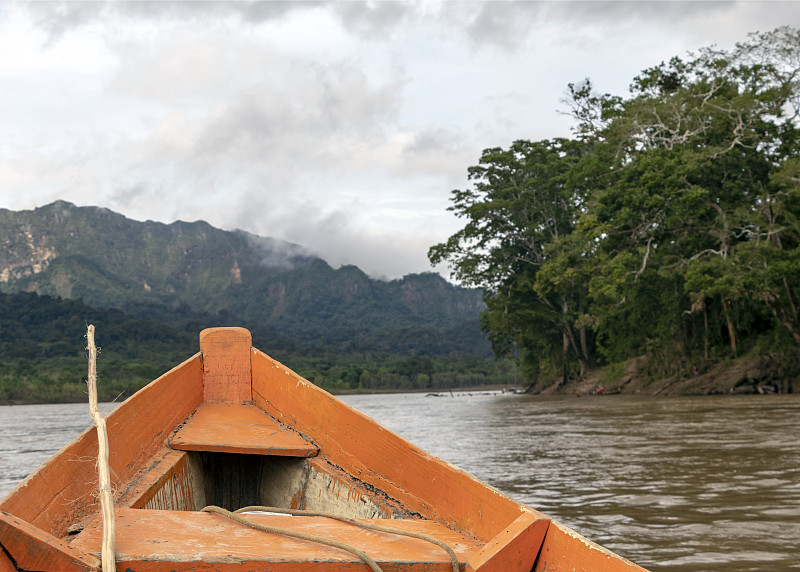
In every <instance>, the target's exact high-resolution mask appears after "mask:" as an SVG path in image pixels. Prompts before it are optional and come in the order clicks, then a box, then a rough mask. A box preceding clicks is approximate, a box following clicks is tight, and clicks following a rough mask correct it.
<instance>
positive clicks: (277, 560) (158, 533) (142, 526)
mask: <svg viewBox="0 0 800 572" xmlns="http://www.w3.org/2000/svg"><path fill="white" fill-rule="evenodd" d="M245 516H246V518H249V519H252V520H253V521H256V522H259V523H261V524H265V525H268V526H278V527H282V528H288V529H291V530H296V531H299V532H305V533H307V534H313V535H315V536H321V537H324V538H329V539H333V540H338V541H340V542H345V543H347V544H350V545H352V546H356V547H357V548H359V549H360V550H362V551H364V552H365V553H366V554H368V555H369V556H370V557H371V558H373V559H374V560H375V561H376V562H378V564H379V565H380V566H381V567H382V568H383V569H384V570H385V571H386V572H388V571H390V570H403V571H405V572H414V571H419V572H423V571H424V572H433V571H434V570H435V571H441V572H452V566H451V563H450V558H449V556H448V555H447V553H446V552H445V551H444V550H443V549H442V548H440V547H438V546H436V545H434V544H432V543H430V542H426V541H424V540H419V539H416V538H409V537H407V536H398V535H396V534H390V533H384V532H377V531H368V530H364V529H362V528H360V527H355V526H353V525H350V524H346V523H343V522H339V521H336V520H331V519H327V518H323V517H298V516H288V515H268V514H256V515H245ZM374 522H375V523H377V524H381V525H383V526H391V527H395V528H400V529H404V530H410V531H416V532H422V533H424V534H429V535H431V536H434V537H435V538H438V539H440V540H442V541H443V542H445V543H447V544H448V545H449V546H450V547H451V548H452V549H453V550H454V551H455V553H456V555H457V556H458V558H459V560H461V562H464V561H465V560H466V558H467V557H468V555H469V554H470V553H472V552H474V551H475V550H476V549H477V548H478V546H479V545H478V543H477V542H476V541H475V540H474V539H471V538H469V537H467V536H464V535H461V534H458V533H457V532H454V531H452V530H449V529H447V528H445V527H444V526H442V525H441V524H438V523H435V522H432V521H422V520H376V521H374ZM100 540H101V529H100V523H99V519H98V521H95V522H93V523H92V525H91V526H89V527H87V528H86V530H84V532H83V533H81V534H80V536H78V538H76V539H75V540H74V541H73V544H75V545H76V546H78V547H79V548H80V549H81V550H85V551H87V552H96V551H98V550H99V547H100ZM116 546H117V563H118V564H117V569H118V570H126V569H131V570H133V571H135V572H145V571H147V570H159V571H160V570H184V569H191V570H195V569H200V570H203V569H209V570H212V569H213V570H217V569H219V570H254V569H258V570H263V569H269V570H271V571H273V572H288V571H296V570H310V569H312V568H313V569H315V570H317V569H319V570H323V569H324V570H346V569H352V570H359V571H363V570H365V569H366V567H365V565H364V564H363V563H362V562H361V561H360V560H359V559H358V558H357V557H356V556H354V555H353V554H351V553H349V552H346V551H343V550H341V549H338V548H333V547H330V546H326V545H323V544H318V543H315V542H307V541H303V540H298V539H294V538H289V537H286V536H280V535H276V534H270V533H265V532H262V531H258V530H254V529H251V528H247V527H245V526H242V525H240V524H238V523H235V522H233V521H231V520H229V519H227V518H225V517H222V516H220V515H217V514H210V513H199V512H181V511H151V510H148V511H141V510H135V509H118V510H117V539H116ZM153 561H161V562H167V563H168V564H169V566H171V568H164V567H158V566H154V565H152V564H148V562H153ZM180 562H185V563H186V566H184V567H181V565H180V564H179V563H180ZM232 563H235V564H236V566H232V567H231V568H226V567H225V565H226V564H229V565H230V564H232ZM203 564H205V565H208V566H209V567H208V568H202V565H203ZM189 565H191V566H192V567H191V568H189ZM212 565H213V566H219V568H213V567H212ZM149 566H150V567H149ZM176 566H177V567H176ZM195 567H196V568H195Z"/></svg>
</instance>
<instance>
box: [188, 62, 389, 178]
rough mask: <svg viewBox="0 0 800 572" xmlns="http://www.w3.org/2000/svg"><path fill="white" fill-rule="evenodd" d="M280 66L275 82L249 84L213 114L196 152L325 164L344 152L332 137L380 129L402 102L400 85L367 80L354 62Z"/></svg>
mask: <svg viewBox="0 0 800 572" xmlns="http://www.w3.org/2000/svg"><path fill="white" fill-rule="evenodd" d="M283 71H284V72H285V74H283V75H282V76H281V81H280V84H281V85H277V84H272V83H269V82H267V83H264V84H260V85H258V86H251V87H249V88H247V91H246V92H244V93H240V94H239V95H238V97H237V98H236V100H235V101H233V102H232V103H231V104H229V105H227V106H226V107H225V108H223V109H222V110H221V112H220V113H218V114H217V115H216V116H214V117H213V118H211V120H210V121H209V123H208V124H207V126H206V127H205V128H204V129H203V131H202V134H201V135H200V137H198V140H197V143H196V145H195V149H194V151H195V152H196V153H197V154H198V156H199V157H200V158H202V159H203V160H216V159H214V158H215V157H217V158H220V157H227V158H233V157H236V156H238V157H240V158H241V159H242V160H246V161H251V160H260V161H266V162H274V161H275V160H276V159H278V160H279V161H284V158H288V157H300V158H301V160H302V161H303V162H304V163H305V165H304V166H301V165H298V167H305V168H308V165H309V164H310V163H316V164H319V163H327V164H331V163H333V162H335V161H339V160H341V159H342V157H341V152H342V149H341V148H340V145H337V140H339V139H340V138H342V137H345V138H346V137H351V138H354V139H358V140H360V141H370V140H373V139H375V138H377V137H379V136H381V134H382V129H383V126H385V125H386V124H389V123H392V122H393V121H394V118H395V116H396V113H397V112H398V109H399V106H400V97H401V89H400V86H399V85H398V84H396V83H388V84H383V85H372V83H371V82H370V81H369V78H367V77H366V75H365V74H364V73H363V72H361V71H360V70H357V69H354V68H350V67H347V66H327V67H323V66H317V65H289V66H287V67H286V69H284V70H283ZM345 159H347V158H345ZM284 166H287V165H284Z"/></svg>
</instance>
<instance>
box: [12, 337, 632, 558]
mask: <svg viewBox="0 0 800 572" xmlns="http://www.w3.org/2000/svg"><path fill="white" fill-rule="evenodd" d="M106 424H107V429H108V435H109V445H110V450H111V456H110V471H111V475H112V481H113V486H114V490H115V495H114V501H115V507H116V518H117V533H116V541H117V546H116V562H117V570H120V571H124V572H148V571H154V572H155V571H158V572H161V571H165V572H166V571H170V570H175V571H177V570H224V571H234V570H237V571H239V570H286V571H290V570H291V571H294V570H320V571H333V570H336V571H341V570H365V569H367V568H365V566H366V565H365V563H364V561H363V560H362V559H361V558H359V557H357V556H354V555H353V554H352V553H349V552H347V551H344V550H342V549H340V548H333V547H330V546H325V545H322V544H318V543H315V542H310V541H308V540H300V539H297V538H289V537H287V536H285V535H281V534H269V533H265V532H263V531H258V530H253V529H250V528H248V527H247V526H242V525H240V524H237V523H235V522H232V521H228V520H226V518H225V517H223V516H221V515H219V514H209V513H206V512H202V511H201V509H202V508H203V507H204V506H206V505H210V504H213V505H218V506H222V507H223V508H225V509H228V510H234V509H236V508H239V507H242V506H247V505H253V504H256V505H269V506H275V507H282V508H283V509H306V510H313V511H317V512H325V513H332V514H334V515H338V516H339V517H343V518H352V519H358V520H359V522H364V523H387V522H388V523H391V524H392V525H393V526H395V527H397V528H402V529H408V530H412V531H419V532H421V533H424V534H426V535H428V536H431V537H433V538H434V539H438V540H440V541H441V542H444V543H445V544H446V545H448V546H450V547H451V548H452V550H453V552H454V553H455V555H456V558H457V560H458V565H457V566H458V568H459V569H460V570H472V571H474V572H477V571H482V572H489V571H494V570H497V571H503V572H517V571H519V572H529V571H531V570H537V571H562V570H563V571H566V570H593V571H599V572H604V571H623V570H625V571H627V570H631V571H634V570H643V568H641V567H639V566H637V565H635V564H633V563H631V562H629V561H627V560H625V559H623V558H621V557H619V556H617V555H615V554H613V553H611V552H609V551H607V550H605V549H603V548H602V547H600V546H598V545H596V544H594V543H591V542H590V541H588V540H586V539H584V538H583V537H581V536H580V535H578V534H577V533H575V532H574V531H571V530H570V529H569V528H567V527H565V526H563V525H561V524H560V523H557V522H555V521H553V520H552V519H550V518H548V517H547V516H545V515H543V514H541V513H539V512H538V511H536V510H534V509H532V508H530V507H528V506H526V505H524V504H522V503H519V502H517V501H515V500H513V499H511V498H509V497H508V496H506V495H505V494H503V493H501V492H500V491H498V490H496V489H494V488H493V487H491V486H488V485H486V484H485V483H483V482H481V481H479V480H478V479H476V478H474V477H472V476H471V475H469V474H467V473H466V472H464V471H462V470H461V469H459V468H457V467H455V466H453V465H451V464H449V463H446V462H444V461H442V460H440V459H436V458H435V457H433V456H431V455H429V454H428V453H426V452H425V451H423V450H421V449H419V448H417V447H415V446H414V445H413V444H411V443H409V442H408V441H406V440H405V439H403V438H401V437H399V436H398V435H396V434H394V433H392V432H391V431H389V430H387V429H386V428H384V427H382V426H380V425H379V424H377V423H376V422H375V421H373V420H372V419H370V418H369V417H367V416H365V415H363V414H361V413H359V412H358V411H356V410H354V409H352V408H350V407H349V406H347V405H346V404H344V403H342V402H341V401H340V400H338V399H336V398H335V397H333V396H331V395H330V394H328V393H327V392H325V391H323V390H321V389H320V388H318V387H316V386H314V385H313V384H311V383H309V382H308V381H306V380H305V379H303V378H302V377H300V376H299V375H297V374H296V373H294V372H292V371H291V370H290V369H288V368H286V367H285V366H284V365H282V364H281V363H279V362H277V361H275V360H274V359H272V358H270V357H269V356H268V355H266V354H264V353H263V352H261V351H259V350H257V349H255V348H252V347H251V343H250V334H249V332H247V331H246V330H244V329H241V328H215V329H210V330H204V331H203V332H202V333H201V352H200V353H198V354H197V355H195V356H193V357H191V358H189V359H188V360H187V361H186V362H184V363H183V364H181V365H179V366H178V367H176V368H174V369H172V370H171V371H169V372H167V373H166V374H164V375H163V376H161V377H160V378H159V379H157V380H155V381H154V382H152V383H151V384H150V385H148V386H146V387H145V388H143V389H142V390H140V391H139V392H137V393H136V394H135V395H133V396H132V397H131V398H129V399H128V400H126V401H125V402H124V403H122V404H121V405H120V406H119V407H118V408H117V409H116V410H115V411H114V412H113V413H112V414H111V415H110V416H109V417H108V419H107V422H106ZM96 454H97V435H96V432H95V430H94V428H90V429H87V430H86V431H85V432H84V433H83V434H81V435H80V436H79V437H78V438H77V439H76V440H74V441H73V442H72V443H70V444H69V445H67V446H66V447H64V448H63V449H62V450H61V451H59V452H58V453H57V454H56V455H55V456H53V457H52V458H51V459H50V460H49V461H48V462H47V463H45V464H44V465H42V467H40V468H39V469H37V470H36V471H34V473H32V474H31V475H29V476H28V477H27V478H26V479H25V480H24V481H23V482H22V483H20V485H18V486H17V487H16V488H15V489H14V490H13V491H12V492H11V493H10V494H9V495H8V496H6V497H5V498H4V499H3V500H2V502H0V572H17V571H18V570H26V571H29V570H59V571H61V570H99V568H100V564H99V556H100V550H101V543H100V538H101V534H100V531H101V530H102V526H103V522H102V519H101V517H100V516H99V514H98V509H99V506H98V501H97V494H96V490H97V470H96ZM248 518H250V519H252V520H254V521H256V522H259V523H261V524H264V523H268V524H270V526H271V525H272V524H276V525H277V524H280V526H281V528H283V529H284V530H289V531H295V530H296V531H303V533H309V532H316V533H318V535H320V536H326V535H327V537H330V538H335V539H337V540H341V541H343V542H345V543H350V544H352V545H353V546H357V547H359V550H363V552H364V553H366V554H369V555H370V557H372V558H374V560H375V562H376V563H377V565H378V566H379V567H380V569H382V570H384V571H385V572H388V571H389V570H403V571H405V572H408V571H411V570H425V571H433V570H453V563H452V562H451V557H449V556H448V555H447V553H446V552H445V551H444V550H443V549H442V548H440V547H439V546H437V545H435V544H432V543H431V542H430V541H426V540H421V539H419V538H408V537H406V536H398V535H393V534H389V533H385V532H376V531H374V530H370V531H365V530H363V529H362V528H361V527H359V526H354V525H353V524H349V523H343V522H340V521H337V520H333V519H328V518H324V517H305V516H303V517H298V516H287V515H285V514H277V515H275V514H273V515H269V514H267V515H265V514H257V515H252V516H250V517H248Z"/></svg>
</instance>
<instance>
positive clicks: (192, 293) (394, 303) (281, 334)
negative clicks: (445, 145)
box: [0, 201, 489, 354]
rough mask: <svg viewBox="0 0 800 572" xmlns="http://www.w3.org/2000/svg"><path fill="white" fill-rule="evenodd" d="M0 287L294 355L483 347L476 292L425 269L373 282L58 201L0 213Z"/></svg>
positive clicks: (272, 249)
mask: <svg viewBox="0 0 800 572" xmlns="http://www.w3.org/2000/svg"><path fill="white" fill-rule="evenodd" d="M0 245H2V248H0V291H1V292H7V293H11V292H37V293H39V294H47V295H50V296H55V297H59V298H63V299H73V300H78V299H80V300H82V301H84V302H85V303H86V304H88V305H89V306H92V307H97V308H116V309H119V310H122V311H124V312H125V313H126V314H129V315H131V316H136V317H140V318H148V319H152V320H156V321H163V320H164V319H165V318H164V317H165V312H166V316H167V317H168V318H169V317H170V316H172V317H171V318H170V319H172V318H180V316H182V315H184V314H186V313H187V312H190V313H206V314H208V315H211V316H219V317H220V318H222V319H225V320H228V321H245V322H252V323H255V324H257V325H258V328H259V329H260V330H261V331H262V332H264V333H265V335H266V336H267V337H270V338H274V339H280V340H281V342H280V343H282V344H289V345H291V346H292V347H293V348H295V349H298V350H312V349H314V350H331V351H345V352H351V351H359V352H360V351H371V352H391V353H398V354H405V353H409V352H424V353H428V354H447V353H451V352H461V353H468V354H486V353H487V352H488V350H489V347H488V344H486V342H485V340H484V339H483V336H482V334H481V332H480V330H479V327H478V316H479V313H480V310H481V308H482V307H483V302H482V300H481V293H480V291H478V290H474V289H473V290H468V289H464V288H458V287H456V286H453V285H452V284H449V283H448V282H446V281H445V280H444V279H443V278H442V277H441V276H439V275H437V274H433V273H427V274H411V275H408V276H406V277H404V278H402V279H400V280H391V281H383V280H375V279H373V278H370V277H369V276H367V275H366V274H364V273H363V272H362V271H361V270H359V269H358V268H356V267H355V266H344V267H342V268H339V269H333V268H331V267H330V266H329V265H328V264H327V263H326V262H325V261H324V260H321V259H319V258H317V257H315V256H312V255H311V254H309V253H308V252H307V251H305V250H304V249H303V248H302V247H300V246H298V245H294V244H290V243H286V242H282V241H279V240H275V239H271V238H264V237H258V236H254V235H251V234H248V233H244V232H242V231H232V232H231V231H223V230H220V229H216V228H214V227H212V226H210V225H208V224H207V223H204V222H193V223H185V222H180V221H179V222H175V223H173V224H169V225H166V224H162V223H155V222H152V221H148V222H138V221H134V220H131V219H128V218H126V217H124V216H122V215H120V214H117V213H114V212H112V211H109V210H107V209H101V208H96V207H77V206H75V205H72V204H70V203H67V202H64V201H57V202H55V203H52V204H50V205H46V206H44V207H40V208H37V209H34V210H31V211H20V212H13V211H9V210H5V209H0Z"/></svg>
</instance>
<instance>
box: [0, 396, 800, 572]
mask: <svg viewBox="0 0 800 572" xmlns="http://www.w3.org/2000/svg"><path fill="white" fill-rule="evenodd" d="M343 399H344V400H345V401H346V402H348V403H349V404H351V405H352V406H354V407H355V408H357V409H359V410H361V411H363V412H364V413H366V414H367V415H369V416H371V417H373V418H375V419H376V420H377V421H379V422H381V423H383V424H385V425H386V426H388V427H389V428H390V429H393V430H394V431H396V432H398V433H400V434H401V435H403V436H404V437H405V438H407V439H408V440H410V441H412V442H414V443H415V444H417V445H419V446H420V447H422V448H423V449H425V450H427V451H429V452H430V453H433V454H435V455H437V456H439V457H441V458H444V459H446V460H448V461H450V462H451V463H453V464H455V465H458V466H460V467H461V468H463V469H465V470H466V471H468V472H470V473H472V474H474V475H475V476H477V477H479V478H481V479H483V480H484V481H486V482H488V483H490V484H492V485H494V486H495V487H497V488H498V489H500V490H502V491H504V492H506V493H508V494H510V495H511V496H513V497H515V498H517V499H519V500H521V501H523V502H525V503H527V504H529V505H531V506H533V507H535V508H537V509H539V510H541V511H542V512H544V513H545V514H547V515H549V516H552V517H554V518H556V519H557V520H560V521H561V522H563V523H564V524H566V525H568V526H570V527H572V528H574V529H575V530H577V531H579V532H581V533H582V534H584V535H585V536H587V537H588V538H590V539H592V540H594V541H596V542H598V543H600V544H602V545H604V546H606V547H607V548H609V549H611V550H613V551H614V552H617V553H618V554H620V555H623V556H625V557H627V558H629V559H631V560H633V561H635V562H637V563H638V564H641V565H642V566H644V567H646V568H649V569H651V570H653V571H654V572H656V571H661V570H672V571H687V572H688V571H706V570H721V571H764V572H766V571H776V570H800V395H788V396H725V397H692V398H669V399H667V398H663V399H657V398H652V397H650V398H645V397H638V396H606V397H594V398H586V397H584V398H575V397H559V398H542V397H536V396H527V395H500V394H490V393H480V394H466V393H461V392H456V393H454V394H452V395H451V394H445V396H443V397H426V396H425V395H423V394H393V395H351V396H345V397H343ZM89 423H90V421H89V416H88V407H87V406H86V405H28V406H2V407H0V497H2V496H3V495H4V494H5V493H7V492H8V491H9V490H11V488H12V487H13V486H14V485H15V484H16V483H17V482H18V481H19V480H21V479H22V478H24V476H25V475H26V474H27V473H28V472H29V471H31V470H32V469H34V468H35V467H36V466H38V465H39V464H40V463H41V462H42V461H44V460H45V459H47V458H48V457H49V456H50V455H51V454H52V453H53V452H54V451H55V450H57V449H58V448H60V447H61V446H63V445H64V444H65V443H67V442H68V441H69V440H70V439H72V438H73V437H74V436H76V435H77V434H78V433H79V432H80V431H82V430H83V429H84V428H86V427H87V426H88V425H89Z"/></svg>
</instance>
